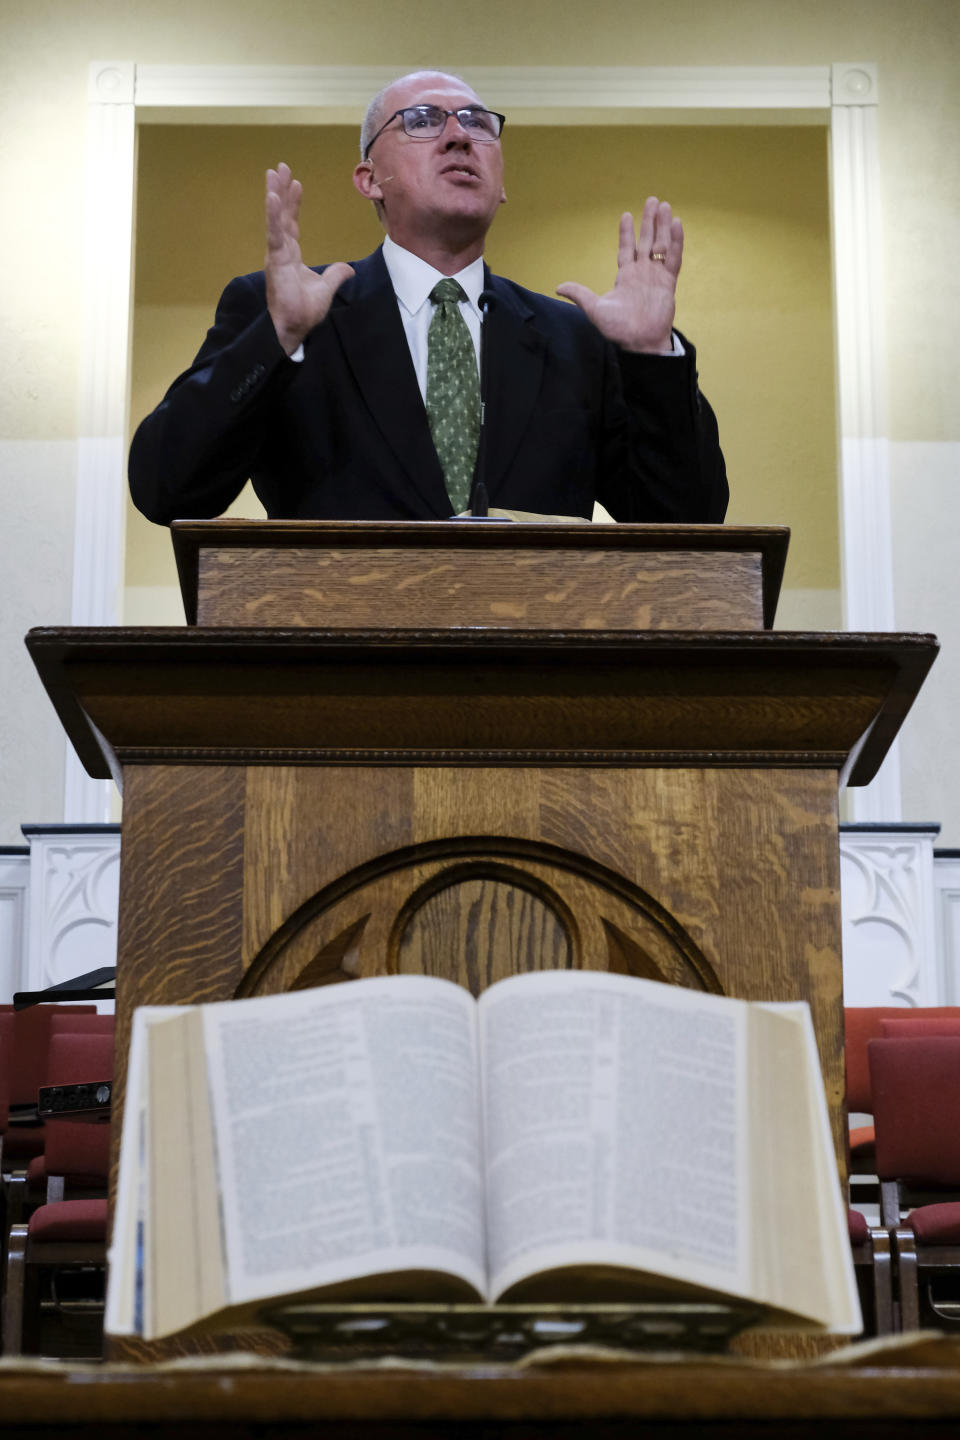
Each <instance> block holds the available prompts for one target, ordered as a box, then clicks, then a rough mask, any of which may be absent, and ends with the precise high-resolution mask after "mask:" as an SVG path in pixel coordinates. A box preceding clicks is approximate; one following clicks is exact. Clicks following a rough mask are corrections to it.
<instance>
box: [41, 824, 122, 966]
mask: <svg viewBox="0 0 960 1440" xmlns="http://www.w3.org/2000/svg"><path fill="white" fill-rule="evenodd" d="M27 835H28V838H29V840H30V862H31V863H30V943H29V949H28V964H27V969H28V975H27V976H26V977H25V979H26V983H25V984H24V985H23V986H22V987H21V988H23V989H30V990H43V989H46V988H47V987H48V986H50V985H59V984H62V983H63V982H64V981H65V980H72V979H74V978H75V977H77V976H78V975H83V974H85V973H86V972H87V971H89V970H96V969H99V968H100V967H101V966H103V965H115V964H116V962H117V907H118V897H119V884H120V835H119V831H118V827H116V826H104V827H102V828H98V827H90V828H89V829H87V830H76V831H70V830H67V829H65V828H62V827H49V829H45V828H44V827H36V829H33V827H27Z"/></svg>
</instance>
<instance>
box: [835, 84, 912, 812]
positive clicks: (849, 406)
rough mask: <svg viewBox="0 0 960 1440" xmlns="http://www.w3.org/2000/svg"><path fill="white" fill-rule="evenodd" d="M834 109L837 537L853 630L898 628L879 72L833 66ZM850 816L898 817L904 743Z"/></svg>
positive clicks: (857, 798) (857, 796)
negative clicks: (894, 571) (901, 751)
mask: <svg viewBox="0 0 960 1440" xmlns="http://www.w3.org/2000/svg"><path fill="white" fill-rule="evenodd" d="M833 89H834V95H835V97H836V99H835V102H834V105H833V107H832V109H831V115H830V214H831V232H832V237H833V280H834V297H835V302H834V303H835V311H836V332H835V333H836V343H837V386H838V391H839V396H838V398H839V422H840V543H841V552H842V558H843V567H842V568H843V615H844V625H845V627H846V628H847V629H848V630H854V631H859V630H881V631H883V630H893V629H895V628H896V627H895V620H894V597H893V546H892V540H891V534H890V455H889V440H888V436H887V349H886V334H885V326H884V310H885V299H884V290H883V263H882V259H883V257H882V243H881V242H882V232H881V224H882V213H881V207H880V160H879V155H878V151H877V102H878V98H879V96H878V90H877V77H876V71H875V68H874V67H873V66H870V65H856V66H851V65H842V66H841V65H835V66H834V67H833ZM851 804H852V811H853V813H852V818H853V819H854V820H858V821H874V822H884V821H886V822H894V821H898V820H899V819H900V818H901V814H902V802H901V786H900V755H899V747H898V746H897V745H894V746H893V747H892V749H891V751H890V753H889V754H888V756H887V758H886V760H885V761H884V763H883V766H882V767H881V770H880V773H879V774H878V775H877V778H876V779H875V780H874V782H873V784H872V785H869V786H867V787H866V788H864V789H858V790H853V791H851Z"/></svg>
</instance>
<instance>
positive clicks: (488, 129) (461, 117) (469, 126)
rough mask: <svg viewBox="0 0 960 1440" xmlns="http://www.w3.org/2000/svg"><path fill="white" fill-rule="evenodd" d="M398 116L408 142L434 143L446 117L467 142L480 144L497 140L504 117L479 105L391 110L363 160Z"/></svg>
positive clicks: (410, 107) (365, 151)
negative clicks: (480, 141) (454, 119)
mask: <svg viewBox="0 0 960 1440" xmlns="http://www.w3.org/2000/svg"><path fill="white" fill-rule="evenodd" d="M398 115H399V117H400V120H401V122H402V124H403V129H404V133H405V134H407V135H409V136H410V138H411V140H436V138H437V136H438V135H442V134H443V132H444V130H445V129H446V128H447V121H448V120H449V119H450V116H451V115H455V116H456V117H457V124H458V125H459V126H460V128H461V130H466V132H467V134H468V135H469V136H470V139H471V140H482V141H483V142H484V144H486V143H487V142H488V141H491V140H499V139H500V132H501V131H502V130H503V127H504V124H505V123H506V118H507V117H506V116H505V115H498V114H497V112H496V110H484V109H482V108H481V107H480V106H479V105H467V106H465V107H464V109H463V110H444V109H443V107H442V106H440V105H408V106H407V107H406V108H405V109H404V110H394V112H393V114H392V115H391V116H390V119H389V120H387V121H385V123H384V124H383V125H381V126H380V129H379V130H378V131H377V133H376V135H374V137H373V139H372V140H371V141H370V144H369V145H368V146H367V148H366V150H364V152H363V158H364V160H366V159H368V158H369V155H370V151H371V150H372V149H373V147H374V144H375V143H376V141H377V140H379V139H380V136H381V135H382V134H383V132H384V130H386V128H387V126H388V125H392V124H393V122H394V120H396V118H397V116H398Z"/></svg>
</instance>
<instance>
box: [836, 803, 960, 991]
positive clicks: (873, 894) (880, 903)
mask: <svg viewBox="0 0 960 1440" xmlns="http://www.w3.org/2000/svg"><path fill="white" fill-rule="evenodd" d="M938 832H939V827H938V826H929V827H921V826H902V827H896V826H891V827H890V828H889V829H883V828H881V827H879V826H877V827H866V826H865V827H863V828H862V829H861V828H859V827H856V826H852V827H848V826H844V827H843V828H842V830H841V835H840V889H841V897H842V909H843V998H844V1003H845V1004H847V1005H909V1006H916V1005H940V1004H944V1003H945V1001H944V980H943V970H942V965H941V963H940V959H939V955H938V949H937V935H936V921H935V910H934V885H933V844H934V840H935V839H936V836H937V834H938Z"/></svg>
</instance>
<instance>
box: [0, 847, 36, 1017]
mask: <svg viewBox="0 0 960 1440" xmlns="http://www.w3.org/2000/svg"><path fill="white" fill-rule="evenodd" d="M29 887H30V856H29V855H28V854H27V853H26V852H24V853H23V854H22V855H19V854H16V855H15V854H0V1005H9V1004H10V1002H11V1001H12V999H13V992H14V991H15V990H22V989H23V988H24V987H23V986H22V985H21V983H20V980H21V976H22V975H23V974H24V973H25V970H26V963H27V897H28V895H29Z"/></svg>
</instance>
